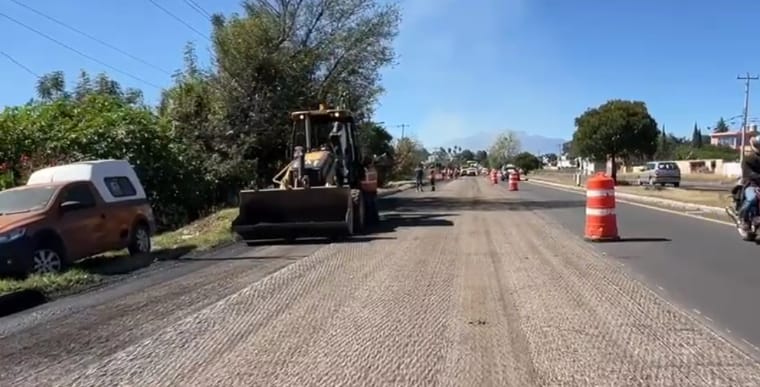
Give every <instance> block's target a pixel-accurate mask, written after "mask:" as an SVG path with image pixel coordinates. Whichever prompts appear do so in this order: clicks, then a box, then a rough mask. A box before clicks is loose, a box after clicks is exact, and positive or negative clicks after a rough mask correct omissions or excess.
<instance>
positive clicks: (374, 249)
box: [0, 178, 760, 387]
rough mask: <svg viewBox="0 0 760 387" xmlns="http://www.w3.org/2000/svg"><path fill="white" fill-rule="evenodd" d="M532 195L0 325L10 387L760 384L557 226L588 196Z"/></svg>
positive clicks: (454, 193) (470, 194)
mask: <svg viewBox="0 0 760 387" xmlns="http://www.w3.org/2000/svg"><path fill="white" fill-rule="evenodd" d="M526 186H527V185H526V184H523V187H526ZM532 190H533V188H530V190H528V189H526V190H524V191H520V192H519V193H510V192H507V191H506V190H505V189H504V188H503V186H493V185H491V184H488V183H487V182H486V180H485V179H484V178H464V179H460V180H458V181H455V182H452V183H450V184H448V185H446V186H443V187H440V189H439V190H438V191H437V192H434V193H431V192H423V193H415V192H405V193H403V194H401V195H398V196H396V197H392V198H390V199H387V200H385V201H384V202H383V208H384V209H385V210H388V212H386V213H385V214H384V216H385V218H386V219H385V222H384V226H383V227H382V228H379V229H377V230H376V233H375V234H373V235H370V236H368V237H365V238H364V239H358V238H357V239H358V240H356V241H354V243H335V244H329V245H308V244H302V245H293V246H288V245H284V246H264V247H260V248H255V249H249V248H245V247H240V246H236V247H232V248H230V249H228V250H227V251H226V252H222V253H219V254H217V255H216V257H217V258H216V260H217V261H216V262H211V263H209V262H208V261H203V262H201V261H198V262H187V264H188V265H198V267H196V268H195V270H188V272H187V273H186V274H184V275H181V276H170V275H169V274H161V273H156V274H154V275H153V277H150V278H143V279H137V280H136V281H138V282H139V281H143V282H140V284H139V286H138V285H132V286H134V288H133V289H131V290H132V291H131V292H130V289H129V286H130V285H128V284H121V285H118V286H115V287H114V288H112V289H106V290H103V291H101V292H99V293H98V294H91V295H89V296H80V298H79V299H78V301H77V300H76V299H73V300H69V301H66V302H62V303H59V307H57V308H56V307H55V306H54V305H50V306H47V308H41V309H38V310H37V311H36V312H35V313H26V314H22V315H19V316H14V317H12V318H10V319H0V385H2V386H15V385H19V386H21V385H23V386H27V385H46V386H47V385H61V386H127V385H132V386H134V385H139V386H143V385H150V386H223V385H224V386H258V385H260V386H285V385H298V386H304V385H320V386H335V385H352V386H353V385H413V386H419V385H451V386H463V385H466V386H490V385H493V386H519V387H523V386H538V385H572V386H577V385H583V386H585V385H599V386H619V385H668V386H694V385H731V386H738V385H746V386H756V385H760V365H758V363H757V362H756V361H755V360H754V359H752V358H751V357H750V356H748V355H747V354H745V353H744V352H742V351H740V350H739V349H738V348H737V347H735V346H734V345H732V344H731V343H730V342H728V341H726V340H724V339H723V338H721V337H720V336H718V335H716V334H715V333H714V332H713V331H712V330H710V329H709V328H708V327H706V326H705V325H704V324H702V323H701V322H700V321H699V320H697V319H694V318H692V317H691V316H690V315H689V314H688V313H684V312H683V311H681V310H680V309H678V308H677V307H675V306H674V305H673V304H671V303H669V302H667V301H666V300H665V299H664V298H662V297H661V296H659V295H658V294H656V293H655V292H652V291H650V290H649V289H648V288H647V287H646V286H645V285H644V284H643V283H641V282H638V281H636V280H634V279H632V278H630V276H629V275H627V273H626V271H625V270H624V269H623V268H621V266H620V265H619V264H618V263H617V262H616V261H615V260H614V259H610V258H609V257H605V256H603V255H601V254H599V253H598V252H597V251H596V250H595V247H594V246H592V245H590V244H588V243H585V242H582V241H581V239H579V238H578V237H577V236H576V235H573V234H572V233H571V232H570V231H568V230H566V229H565V228H564V227H563V226H562V225H561V224H560V223H559V222H557V221H556V220H555V218H554V215H556V211H563V209H568V210H570V209H572V210H575V211H578V209H579V208H581V207H582V197H579V196H572V197H566V198H564V199H560V200H544V199H535V198H532V197H524V196H523V195H526V194H530V193H533V194H535V195H531V196H538V194H540V192H539V191H540V188H539V189H535V192H530V191H532ZM547 195H549V194H547ZM579 203H581V204H579ZM552 211H555V212H554V213H553V212H552ZM225 256H226V257H227V258H229V259H226V260H225V259H223V258H224V257H225ZM288 257H291V258H288ZM203 265H205V266H203ZM172 270H178V269H177V268H175V269H172ZM162 276H164V277H162ZM93 300H95V301H93ZM88 303H89V305H85V304H88ZM61 305H65V306H66V308H62V307H61Z"/></svg>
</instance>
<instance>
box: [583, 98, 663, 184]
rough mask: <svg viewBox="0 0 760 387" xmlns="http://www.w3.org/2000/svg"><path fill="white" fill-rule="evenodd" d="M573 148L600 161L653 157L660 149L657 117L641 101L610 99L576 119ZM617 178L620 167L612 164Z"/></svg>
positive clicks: (614, 177)
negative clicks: (658, 146)
mask: <svg viewBox="0 0 760 387" xmlns="http://www.w3.org/2000/svg"><path fill="white" fill-rule="evenodd" d="M575 125H576V127H577V129H576V131H575V133H573V149H574V151H576V152H577V153H578V154H579V155H580V156H582V157H588V158H591V159H594V160H597V161H608V160H613V161H616V160H617V158H619V157H622V158H628V157H651V156H652V155H654V154H655V152H657V145H658V143H657V139H658V136H659V134H660V132H659V130H657V121H655V119H654V118H652V116H651V115H649V111H648V110H647V107H646V104H644V102H641V101H626V100H610V101H608V102H606V103H604V104H602V105H601V106H599V107H596V108H592V109H588V110H586V111H585V112H584V113H583V114H581V115H580V116H579V117H577V118H576V119H575ZM612 178H613V179H617V168H612Z"/></svg>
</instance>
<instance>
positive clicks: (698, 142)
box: [691, 122, 702, 148]
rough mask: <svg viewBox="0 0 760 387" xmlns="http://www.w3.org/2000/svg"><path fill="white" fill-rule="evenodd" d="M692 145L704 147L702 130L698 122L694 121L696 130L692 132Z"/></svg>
mask: <svg viewBox="0 0 760 387" xmlns="http://www.w3.org/2000/svg"><path fill="white" fill-rule="evenodd" d="M691 146H693V147H695V148H700V147H702V131H701V130H699V126H697V123H696V122H695V123H694V130H693V131H692V133H691Z"/></svg>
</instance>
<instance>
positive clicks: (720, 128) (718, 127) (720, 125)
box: [713, 117, 729, 133]
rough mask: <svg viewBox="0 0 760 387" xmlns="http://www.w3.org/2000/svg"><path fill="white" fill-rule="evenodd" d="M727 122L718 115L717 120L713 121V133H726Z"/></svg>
mask: <svg viewBox="0 0 760 387" xmlns="http://www.w3.org/2000/svg"><path fill="white" fill-rule="evenodd" d="M728 130H729V129H728V124H726V120H724V119H723V117H720V119H719V120H718V122H716V123H715V129H713V132H715V133H726V132H728Z"/></svg>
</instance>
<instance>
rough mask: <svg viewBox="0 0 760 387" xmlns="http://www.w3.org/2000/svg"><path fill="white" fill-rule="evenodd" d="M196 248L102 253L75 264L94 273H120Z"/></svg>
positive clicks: (174, 256) (129, 271)
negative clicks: (135, 252)
mask: <svg viewBox="0 0 760 387" xmlns="http://www.w3.org/2000/svg"><path fill="white" fill-rule="evenodd" d="M193 250H195V246H193V245H185V246H179V247H176V248H172V249H157V250H154V251H153V252H151V253H150V254H142V255H136V256H130V255H129V254H119V255H100V256H97V257H93V258H89V259H85V260H84V261H81V262H78V263H76V264H75V265H74V267H75V268H77V269H81V270H84V271H87V272H90V273H93V274H100V275H120V274H128V273H131V272H133V271H136V270H139V269H142V268H144V267H148V266H150V265H151V264H153V263H154V262H156V261H170V260H175V259H179V258H180V257H181V256H183V255H185V254H187V253H189V252H191V251H193Z"/></svg>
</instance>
